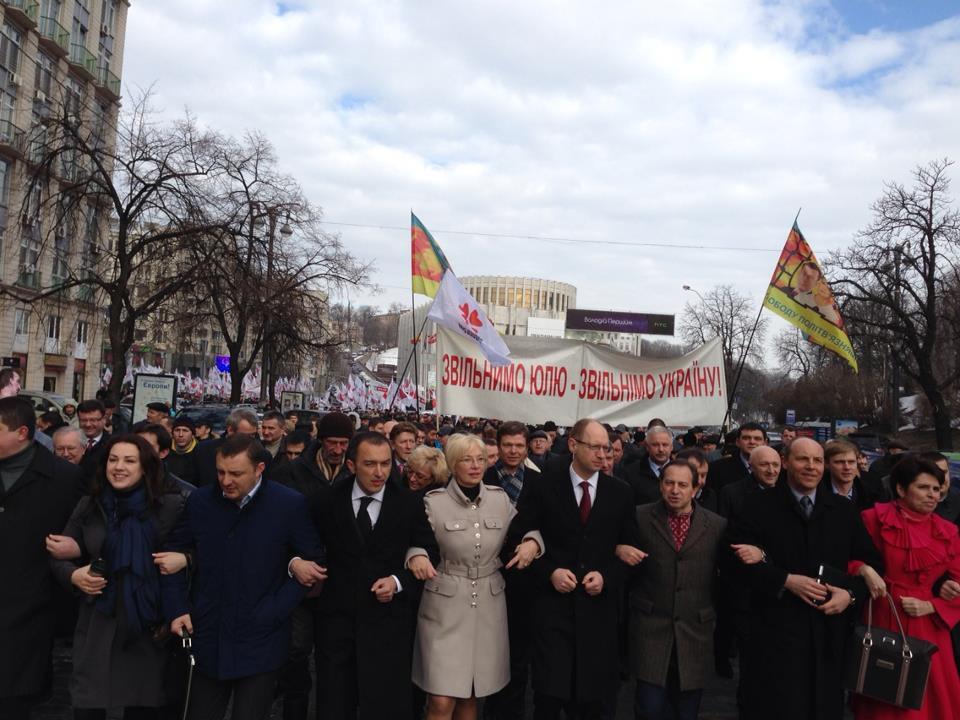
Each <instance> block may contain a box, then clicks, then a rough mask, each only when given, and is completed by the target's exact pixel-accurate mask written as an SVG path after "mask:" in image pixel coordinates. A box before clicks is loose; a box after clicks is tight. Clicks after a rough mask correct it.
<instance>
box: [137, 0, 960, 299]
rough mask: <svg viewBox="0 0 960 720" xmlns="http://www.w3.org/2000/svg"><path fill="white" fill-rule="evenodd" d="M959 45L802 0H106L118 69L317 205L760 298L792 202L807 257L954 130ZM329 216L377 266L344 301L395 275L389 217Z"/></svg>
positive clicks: (624, 295)
mask: <svg viewBox="0 0 960 720" xmlns="http://www.w3.org/2000/svg"><path fill="white" fill-rule="evenodd" d="M227 7H229V9H227ZM958 61H960V18H956V17H955V18H947V19H944V20H942V21H941V22H938V23H935V24H932V25H928V26H926V27H922V28H919V29H911V30H905V31H902V32H898V31H896V30H895V29H889V28H887V29H883V30H879V29H872V30H870V31H868V32H865V33H860V34H855V33H851V32H849V31H848V30H846V29H845V27H844V24H843V22H842V20H841V18H840V16H839V15H838V14H837V13H835V12H834V11H833V10H832V6H830V5H829V4H826V3H823V2H805V1H802V0H797V1H795V2H789V1H783V2H774V3H769V2H760V1H758V0H757V1H755V0H728V1H727V2H724V3H702V2H695V1H694V0H677V1H675V2H671V3H630V2H625V1H621V2H612V1H607V0H601V1H600V2H596V3H590V4H589V5H588V4H585V3H579V2H572V1H567V2H564V1H562V0H561V1H555V2H547V0H529V1H528V2H524V3H517V2H513V1H510V2H508V1H507V0H491V1H489V2H484V3H469V2H465V1H451V2H447V3H409V2H408V3H404V2H383V0H352V1H351V2H344V1H337V0H329V1H327V2H323V3H321V2H306V1H305V0H304V1H301V2H296V3H292V2H287V3H282V4H280V5H278V4H277V3H274V2H266V1H265V0H232V2H231V3H229V6H227V5H225V4H224V3H222V2H216V1H215V0H164V2H162V3H134V4H133V5H132V6H131V8H130V10H129V17H128V25H127V38H126V44H125V58H124V70H123V73H124V77H123V80H124V84H125V85H126V86H128V87H130V86H141V87H143V86H149V85H151V84H154V83H155V90H156V98H155V104H156V105H158V106H160V107H162V108H164V109H165V112H167V113H168V114H170V115H171V116H175V115H177V114H178V113H180V112H181V110H182V108H183V107H185V106H188V107H189V108H190V109H191V111H192V112H194V113H195V114H196V115H197V116H198V117H199V118H200V120H201V121H202V122H205V123H208V124H210V125H212V126H214V127H217V128H218V129H221V130H223V131H225V132H229V133H234V134H240V133H242V132H243V131H244V130H247V129H259V130H261V131H263V132H264V133H265V134H266V135H267V136H269V137H270V138H271V139H272V141H273V142H274V144H275V145H276V147H277V151H278V155H279V157H280V160H281V163H282V165H283V167H284V168H285V169H286V170H287V171H289V172H290V173H292V174H293V175H294V176H296V177H297V178H298V179H299V180H300V182H301V183H302V184H303V186H304V188H305V189H306V191H307V193H308V196H309V197H310V198H311V199H312V200H313V201H314V202H315V203H316V204H318V205H319V206H321V207H322V208H323V209H324V212H325V214H326V217H327V218H328V219H329V220H333V221H340V222H347V223H359V224H367V225H385V226H404V225H406V223H407V222H408V216H409V211H410V209H411V208H413V209H414V210H415V211H416V212H417V213H418V215H419V216H420V217H421V219H422V220H423V221H424V222H425V223H426V224H427V226H428V227H430V228H431V230H433V231H434V235H435V236H436V237H437V239H438V241H439V242H440V243H441V244H442V246H443V247H444V249H445V251H446V253H447V255H448V256H449V257H450V260H451V262H452V263H453V265H454V267H455V268H456V269H457V271H458V273H459V274H462V275H466V274H486V275H489V274H504V275H527V276H536V277H546V278H551V279H556V280H562V281H565V282H570V283H572V284H574V285H576V287H577V289H578V298H577V299H578V304H579V305H580V306H581V307H602V308H613V309H620V310H635V311H645V312H657V313H673V312H679V311H680V309H681V308H682V306H683V303H684V302H685V301H686V299H687V297H685V293H684V292H683V291H682V290H681V287H680V286H681V285H682V284H690V285H693V286H694V287H697V288H698V289H701V290H706V289H708V288H709V287H711V286H713V285H716V284H720V283H728V282H729V283H733V284H734V285H736V286H737V287H738V289H740V290H741V291H743V292H746V293H749V294H750V295H752V296H753V297H754V298H756V301H757V302H758V303H759V300H760V297H761V295H762V292H763V290H764V288H765V285H766V282H767V280H768V279H769V276H770V273H771V271H772V266H773V262H774V259H775V257H776V253H777V252H778V251H779V249H780V247H781V246H782V243H783V241H784V239H785V237H786V233H787V230H788V229H789V226H790V223H791V221H792V220H793V217H794V215H795V213H796V212H797V209H798V208H799V207H800V206H802V207H803V208H804V210H803V213H802V215H801V218H800V223H801V226H802V227H803V229H804V232H805V234H806V236H807V238H808V240H809V241H810V242H811V243H812V245H813V247H814V249H815V250H816V252H817V253H818V255H820V256H821V257H823V256H825V255H827V254H828V252H829V250H831V249H833V248H836V247H838V246H840V245H842V244H843V243H845V242H847V241H848V240H849V238H850V237H851V236H852V235H853V233H855V232H856V230H857V229H858V228H860V227H862V226H863V225H864V224H865V223H866V222H867V220H868V218H869V205H870V203H871V201H872V200H873V199H875V198H876V197H877V195H878V194H879V193H880V192H881V190H882V187H883V182H884V181H887V180H907V179H908V178H909V172H910V170H911V169H912V168H913V167H914V166H915V165H916V164H918V163H925V162H927V161H928V160H930V159H932V158H935V157H943V156H948V155H949V156H952V157H958V156H960V148H958V136H957V134H956V132H955V130H954V128H953V126H954V124H955V118H956V117H957V116H958V115H960V112H958V111H960V79H958V77H957V75H956V73H955V72H954V69H955V68H956V67H957V65H958ZM334 227H335V226H331V228H334ZM335 229H337V230H338V231H339V232H340V233H341V234H342V237H343V239H344V241H345V243H346V244H347V245H348V246H349V247H350V248H351V249H352V250H353V251H354V252H355V253H357V254H358V255H360V256H362V257H364V258H370V259H376V261H377V265H378V267H379V272H378V274H377V277H376V280H377V281H378V282H380V283H381V284H382V285H383V286H384V292H383V293H382V294H379V295H377V296H376V297H370V296H364V295H363V294H359V295H355V296H354V302H363V301H369V302H373V303H376V304H380V305H382V306H386V305H387V304H388V303H389V302H392V301H400V302H408V301H409V291H408V290H405V289H404V288H408V287H409V236H408V233H406V232H405V231H403V230H377V229H372V228H368V229H364V228H353V227H335ZM444 230H457V231H465V232H476V233H502V234H511V235H537V236H554V237H563V238H580V239H583V240H617V241H627V242H656V243H675V244H677V245H706V246H711V247H714V248H716V249H713V250H684V249H680V248H676V249H664V248H644V247H636V248H628V247H623V246H597V245H584V244H570V243H561V242H538V241H533V240H524V239H511V238H491V237H484V236H479V235H477V236H471V235H460V234H445V233H444V232H443V231H444ZM731 246H735V247H741V248H743V247H746V248H754V249H756V250H757V251H756V252H747V251H728V250H724V248H726V247H731Z"/></svg>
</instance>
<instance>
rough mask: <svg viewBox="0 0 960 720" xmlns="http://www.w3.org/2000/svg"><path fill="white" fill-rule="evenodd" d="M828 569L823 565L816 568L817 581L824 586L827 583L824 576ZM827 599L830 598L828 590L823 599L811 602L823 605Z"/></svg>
mask: <svg viewBox="0 0 960 720" xmlns="http://www.w3.org/2000/svg"><path fill="white" fill-rule="evenodd" d="M828 570H829V569H828V568H827V567H826V566H825V565H821V566H820V567H819V569H818V570H817V582H818V583H820V584H821V585H824V586H825V585H826V584H827V583H826V579H825V577H824V576H825V575H827V573H828ZM829 599H830V593H829V592H828V593H827V596H826V597H825V598H824V599H823V600H814V601H813V604H814V605H817V606H820V605H823V604H824V603H825V602H826V601H827V600H829Z"/></svg>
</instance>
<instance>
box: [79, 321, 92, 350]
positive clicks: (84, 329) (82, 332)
mask: <svg viewBox="0 0 960 720" xmlns="http://www.w3.org/2000/svg"><path fill="white" fill-rule="evenodd" d="M89 334H90V323H89V322H87V321H86V320H77V345H86V344H87V337H88V336H89Z"/></svg>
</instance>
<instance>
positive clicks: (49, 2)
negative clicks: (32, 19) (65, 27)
mask: <svg viewBox="0 0 960 720" xmlns="http://www.w3.org/2000/svg"><path fill="white" fill-rule="evenodd" d="M60 6H61V2H60V0H40V17H48V18H53V19H54V20H59V19H60Z"/></svg>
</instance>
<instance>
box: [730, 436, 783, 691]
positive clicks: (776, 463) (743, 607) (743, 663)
mask: <svg viewBox="0 0 960 720" xmlns="http://www.w3.org/2000/svg"><path fill="white" fill-rule="evenodd" d="M780 469H781V457H780V453H779V452H777V451H776V450H775V449H774V448H772V447H770V446H769V445H760V446H758V447H755V448H754V449H753V452H751V453H750V475H749V476H747V477H745V478H743V479H742V480H737V481H736V482H732V483H730V484H729V485H727V486H726V487H725V488H723V490H722V491H721V492H720V515H721V516H723V517H725V518H727V520H730V518H733V517H735V516H738V515H739V514H740V512H741V511H742V509H743V503H744V502H745V500H746V499H747V497H749V496H750V495H752V494H754V493H757V492H761V491H763V490H769V489H770V488H772V487H774V486H775V485H776V484H777V481H778V479H779V478H780ZM717 590H718V592H717V628H716V631H715V632H714V636H713V649H714V653H715V654H714V660H715V663H716V670H717V674H718V675H720V676H721V677H725V678H732V677H733V665H731V663H730V657H731V655H732V654H733V644H734V640H736V643H737V648H739V650H740V680H739V684H738V686H737V702H738V703H739V704H740V705H741V706H742V703H743V693H742V691H741V688H742V686H743V678H744V674H745V673H744V670H745V668H747V666H748V665H749V658H747V651H748V648H747V646H748V644H749V643H748V641H747V637H748V635H749V627H750V625H749V613H750V592H749V590H748V589H747V588H746V586H745V585H744V584H743V583H742V582H741V581H740V579H739V577H737V576H733V575H732V574H731V573H730V572H729V571H727V569H725V568H724V569H721V572H720V577H719V578H718V588H717ZM747 672H748V673H749V671H747Z"/></svg>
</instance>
